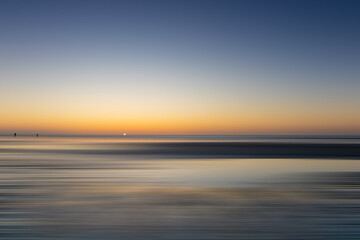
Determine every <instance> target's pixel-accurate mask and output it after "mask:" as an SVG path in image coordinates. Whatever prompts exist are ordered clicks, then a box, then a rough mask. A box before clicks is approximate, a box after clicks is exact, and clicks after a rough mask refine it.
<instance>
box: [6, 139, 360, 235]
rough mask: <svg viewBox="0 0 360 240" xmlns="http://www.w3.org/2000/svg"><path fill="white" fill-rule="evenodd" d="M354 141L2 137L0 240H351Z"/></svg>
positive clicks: (355, 196) (354, 230)
mask: <svg viewBox="0 0 360 240" xmlns="http://www.w3.org/2000/svg"><path fill="white" fill-rule="evenodd" d="M359 146H360V143H359V138H358V137H357V136H351V137H347V136H310V137H309V136H291V137H290V136H129V135H128V136H40V137H39V138H35V137H32V136H22V137H21V136H20V137H16V138H14V137H9V136H2V137H0V239H359V238H360V231H359V228H358V226H359V224H360V211H359V210H360V201H359V197H360V185H359V184H360V174H359V170H360V161H359V160H358V159H359V158H360V147H359Z"/></svg>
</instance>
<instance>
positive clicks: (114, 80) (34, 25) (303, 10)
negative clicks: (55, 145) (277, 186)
mask: <svg viewBox="0 0 360 240" xmlns="http://www.w3.org/2000/svg"><path fill="white" fill-rule="evenodd" d="M359 12H360V2H359V1H351V0H348V1H331V0H324V1H320V0H312V1H306V0H304V1H293V0H287V1H285V0H284V1H280V0H264V1H260V0H249V1H241V0H239V1H227V0H219V1H210V0H204V1H201V0H192V1H185V0H181V1H180V0H179V1H174V0H170V1H155V0H154V1H137V0H135V1H134V0H133V1H111V0H101V1H100V0H99V1H92V0H72V1H69V0H61V1H60V0H59V1H56V0H52V1H48V0H45V1H40V0H8V1H6V0H3V1H1V2H0V133H2V134H11V133H13V132H17V133H18V134H19V133H26V134H32V133H37V132H40V133H42V134H52V133H57V134H121V133H123V132H127V133H128V134H360V108H359V105H360V94H359V91H360V66H359V63H360V27H359V26H360V14H359Z"/></svg>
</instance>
